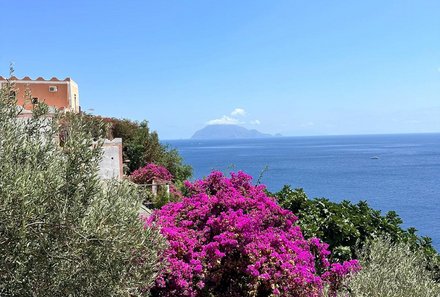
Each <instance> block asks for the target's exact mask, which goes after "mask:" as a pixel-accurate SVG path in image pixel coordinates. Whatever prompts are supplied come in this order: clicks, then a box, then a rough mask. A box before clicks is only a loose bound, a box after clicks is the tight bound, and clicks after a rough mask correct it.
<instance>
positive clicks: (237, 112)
mask: <svg viewBox="0 0 440 297" xmlns="http://www.w3.org/2000/svg"><path fill="white" fill-rule="evenodd" d="M245 115H246V111H245V110H244V109H243V108H236V109H234V110H233V111H232V112H231V116H242V117H244V116H245Z"/></svg>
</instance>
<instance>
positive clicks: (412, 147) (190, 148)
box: [165, 134, 440, 251]
mask: <svg viewBox="0 0 440 297" xmlns="http://www.w3.org/2000/svg"><path fill="white" fill-rule="evenodd" d="M165 143H166V144H168V145H169V146H170V147H172V148H176V149H177V150H178V151H179V153H180V155H181V156H182V157H183V159H184V162H185V163H187V164H189V165H191V166H192V167H193V170H194V171H193V179H199V178H202V177H204V176H207V175H208V174H209V173H210V172H211V171H212V170H220V171H222V172H224V173H225V174H229V172H236V171H239V170H242V171H244V172H246V173H248V174H250V175H252V176H253V177H254V181H255V182H257V181H259V182H261V183H262V184H265V185H266V186H267V188H268V189H269V190H270V191H278V190H280V189H281V188H282V187H283V185H286V184H287V185H291V186H292V187H293V188H303V189H304V190H305V192H306V193H307V195H308V196H309V197H311V198H313V197H326V198H328V199H330V200H331V201H335V202H339V201H342V200H349V201H352V202H354V203H356V202H358V201H360V200H365V201H367V202H368V204H369V205H370V206H371V207H373V208H374V209H378V210H381V211H382V213H383V214H385V213H386V212H388V211H390V210H394V211H396V212H397V213H398V214H399V216H400V217H401V218H402V220H403V222H404V223H403V227H405V228H408V227H415V228H416V229H417V230H418V235H421V236H429V237H431V238H432V240H433V244H434V246H435V247H436V249H437V250H438V251H440V134H399V135H360V136H310V137H273V138H264V139H237V140H169V141H165Z"/></svg>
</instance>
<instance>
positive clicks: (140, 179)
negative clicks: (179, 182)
mask: <svg viewBox="0 0 440 297" xmlns="http://www.w3.org/2000/svg"><path fill="white" fill-rule="evenodd" d="M130 178H131V180H132V181H133V182H135V183H137V184H151V183H152V182H153V180H156V181H159V182H160V181H162V182H170V181H171V180H172V179H173V176H172V175H171V173H170V172H169V171H168V169H166V168H165V167H163V166H160V165H156V164H154V163H149V164H147V165H145V166H144V167H141V168H139V169H137V170H135V171H134V172H133V173H132V174H131V175H130Z"/></svg>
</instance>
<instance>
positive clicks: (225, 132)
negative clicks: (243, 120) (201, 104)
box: [191, 125, 272, 139]
mask: <svg viewBox="0 0 440 297" xmlns="http://www.w3.org/2000/svg"><path fill="white" fill-rule="evenodd" d="M266 137H272V135H270V134H265V133H261V132H259V131H257V130H255V129H252V130H250V129H246V128H244V127H241V126H237V125H208V126H206V127H205V128H203V129H200V130H198V131H197V132H196V133H194V135H193V136H192V137H191V139H240V138H266Z"/></svg>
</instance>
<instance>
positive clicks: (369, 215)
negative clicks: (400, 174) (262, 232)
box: [271, 186, 440, 280]
mask: <svg viewBox="0 0 440 297" xmlns="http://www.w3.org/2000/svg"><path fill="white" fill-rule="evenodd" d="M271 195H273V196H275V197H276V199H277V200H278V203H279V204H280V205H281V206H282V207H284V208H286V209H289V210H291V211H292V212H293V213H294V214H296V215H297V216H298V218H299V225H300V226H301V229H302V230H303V233H304V236H305V237H306V238H311V237H319V238H321V239H322V240H323V241H324V242H326V243H328V244H329V245H330V250H331V251H332V257H333V260H338V261H341V260H348V259H351V258H355V257H356V250H357V248H358V247H359V246H360V247H362V246H363V245H364V244H365V242H367V241H368V240H370V239H374V238H377V237H380V236H387V237H388V238H390V239H391V240H392V241H393V242H404V243H408V244H409V245H410V246H411V248H412V249H413V250H421V251H423V254H424V255H425V257H426V259H427V260H428V263H427V268H428V270H431V271H433V272H434V276H433V277H434V279H436V280H439V279H440V270H439V267H440V265H439V263H440V261H439V254H438V253H437V251H436V250H435V249H434V247H433V246H432V241H431V239H430V238H428V237H419V236H417V235H416V229H414V228H409V229H407V230H404V229H403V228H401V224H402V220H401V219H400V217H399V216H398V215H397V214H396V212H394V211H390V212H388V213H387V214H385V215H382V214H381V212H380V211H378V210H374V209H372V208H370V207H369V206H368V204H367V203H366V202H365V201H360V202H358V203H357V204H353V203H351V202H349V201H342V202H340V203H335V202H332V201H329V200H328V199H325V198H315V199H309V198H308V197H307V195H306V194H305V193H304V191H303V189H295V190H293V189H292V188H291V187H290V186H284V187H283V189H282V190H281V191H279V192H277V193H272V194H271Z"/></svg>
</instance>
